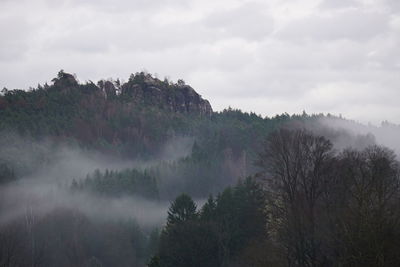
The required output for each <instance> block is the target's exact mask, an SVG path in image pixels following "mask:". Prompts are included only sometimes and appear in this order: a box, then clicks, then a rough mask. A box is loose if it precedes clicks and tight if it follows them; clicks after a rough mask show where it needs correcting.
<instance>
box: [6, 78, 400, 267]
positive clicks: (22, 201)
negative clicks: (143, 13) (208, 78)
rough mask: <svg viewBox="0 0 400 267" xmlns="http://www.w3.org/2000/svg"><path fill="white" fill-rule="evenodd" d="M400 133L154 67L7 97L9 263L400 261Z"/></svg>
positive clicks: (159, 266)
mask: <svg viewBox="0 0 400 267" xmlns="http://www.w3.org/2000/svg"><path fill="white" fill-rule="evenodd" d="M265 105H268V103H265ZM371 133H372V134H371ZM399 133H400V127H399V126H396V125H391V124H389V123H385V124H383V125H382V127H372V126H365V125H362V124H359V123H356V122H353V121H349V120H346V119H343V118H341V117H335V116H331V115H322V114H318V115H308V114H306V113H305V112H304V113H303V114H301V115H288V114H282V115H277V116H274V117H261V116H259V115H256V114H255V113H246V112H242V111H240V110H234V109H231V108H228V109H226V110H224V111H221V112H214V111H213V110H212V108H211V105H210V104H209V102H208V101H207V100H205V99H203V98H202V97H201V96H200V95H199V94H198V93H196V92H195V91H194V89H192V88H191V87H190V86H188V85H186V84H185V82H184V81H182V80H179V81H178V82H177V83H172V82H170V81H168V80H164V81H161V80H159V79H157V78H154V77H152V76H151V75H149V74H147V73H143V72H142V73H136V74H132V75H131V76H130V78H129V80H128V81H127V82H125V83H122V82H120V81H119V80H101V81H99V82H97V83H93V82H91V81H89V82H86V83H80V82H78V80H77V79H76V78H75V76H74V75H71V74H68V73H65V72H63V71H60V72H59V73H58V75H57V77H56V78H54V79H53V80H52V83H51V84H50V85H48V84H45V85H39V86H38V87H37V88H31V89H30V90H7V89H4V90H3V91H2V93H1V95H0V266H60V267H69V266H82V267H83V266H122V267H125V266H127V267H128V266H136V267H144V266H146V265H147V266H150V267H181V266H182V267H206V266H209V267H221V266H232V267H234V266H257V267H258V266H259V267H265V266H304V267H306V266H398V265H399V264H398V263H399V262H400V259H399V256H398V251H399V247H400V246H399V242H398V240H400V233H399V230H398V229H400V225H399V222H400V213H399V212H398V211H399V210H400V209H399V204H398V203H400V202H399V199H400V183H399V177H400V163H399V162H398V161H397V160H396V154H395V153H394V152H393V151H391V150H389V149H387V148H384V147H379V146H376V144H385V145H386V146H388V147H391V148H393V149H394V150H395V151H396V152H397V153H399V152H400V145H399V144H397V143H398V142H397V139H398V138H397V137H398V136H399ZM207 199H208V200H207ZM202 204H203V205H202ZM168 206H169V209H168Z"/></svg>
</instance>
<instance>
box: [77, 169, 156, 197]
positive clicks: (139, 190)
mask: <svg viewBox="0 0 400 267" xmlns="http://www.w3.org/2000/svg"><path fill="white" fill-rule="evenodd" d="M71 190H73V191H88V192H92V193H95V194H99V195H104V196H112V197H120V196H124V195H133V196H140V197H144V198H148V199H158V188H157V182H156V179H155V177H153V176H151V175H150V174H149V173H148V172H146V171H143V172H141V171H138V170H136V169H126V170H123V171H109V170H106V171H104V172H101V171H99V170H95V171H94V172H93V173H92V174H88V175H87V176H86V178H85V179H81V180H79V181H76V180H73V181H72V184H71Z"/></svg>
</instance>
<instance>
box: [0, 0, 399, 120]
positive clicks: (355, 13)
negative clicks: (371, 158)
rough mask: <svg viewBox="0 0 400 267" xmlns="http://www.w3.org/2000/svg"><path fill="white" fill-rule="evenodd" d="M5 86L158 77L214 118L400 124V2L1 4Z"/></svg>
mask: <svg viewBox="0 0 400 267" xmlns="http://www.w3.org/2000/svg"><path fill="white" fill-rule="evenodd" d="M0 36H1V41H0V87H1V88H2V87H7V88H8V89H13V88H21V89H26V88H29V86H36V85H37V84H38V83H44V82H46V81H47V82H49V81H50V80H51V79H52V78H53V77H55V76H56V74H57V72H58V71H59V70H60V69H64V70H65V71H66V72H71V73H76V75H77V76H78V78H79V80H80V81H82V82H84V81H87V80H93V81H97V80H99V79H102V78H110V77H113V78H122V79H125V80H127V79H128V77H129V74H130V73H134V72H137V71H141V70H147V71H148V72H150V73H156V74H157V75H158V76H159V77H160V78H163V77H165V76H168V77H170V78H171V79H172V80H175V81H176V80H177V79H179V78H182V79H184V80H185V81H186V83H188V84H190V85H192V87H194V89H195V90H197V91H198V92H199V93H200V94H201V95H202V96H203V97H205V98H206V99H208V100H209V101H210V102H211V104H212V106H213V108H214V110H221V109H223V108H225V107H228V106H231V107H234V108H241V109H242V110H245V111H254V112H256V113H258V114H262V115H268V116H272V115H274V114H277V113H283V112H288V113H301V112H302V111H303V110H305V111H306V112H307V113H319V112H324V113H327V112H330V113H334V114H342V115H343V116H345V117H347V118H351V119H355V120H359V121H362V122H372V123H379V122H380V121H382V120H389V121H392V122H395V123H400V104H399V102H400V0H268V1H266V0H262V1H246V0H112V1H108V0H25V1H24V0H0Z"/></svg>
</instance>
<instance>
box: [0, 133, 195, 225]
mask: <svg viewBox="0 0 400 267" xmlns="http://www.w3.org/2000/svg"><path fill="white" fill-rule="evenodd" d="M0 136H1V138H0V147H1V148H2V149H1V151H0V163H2V162H3V163H7V164H10V165H11V166H13V168H14V169H15V172H16V173H17V175H20V176H21V177H22V178H20V179H18V180H17V181H14V182H12V183H10V184H8V185H5V186H2V187H0V201H1V204H0V209H1V214H0V224H6V223H9V222H12V221H13V220H16V219H18V218H19V217H21V216H24V215H25V214H26V213H27V212H33V213H34V214H35V216H38V217H42V216H45V215H46V214H48V213H49V212H52V211H53V210H55V209H58V208H68V209H72V210H77V211H80V212H81V213H83V214H85V215H86V216H87V217H88V218H90V219H93V220H112V221H118V220H125V219H134V220H135V221H136V222H137V223H138V224H139V225H141V226H143V227H145V228H147V229H151V228H154V227H159V226H161V225H162V224H163V222H164V220H165V218H166V214H167V212H166V211H167V209H168V207H169V205H170V201H168V200H164V201H155V200H154V201H153V200H148V199H144V198H141V197H139V196H123V197H107V196H100V195H95V194H92V193H90V192H81V191H80V192H72V190H71V182H72V180H73V179H83V178H84V177H85V176H86V175H87V174H89V173H92V172H93V171H94V170H100V171H104V170H106V169H107V170H114V171H115V170H124V169H128V168H129V169H132V168H135V169H145V168H149V167H151V166H155V165H157V164H159V163H160V162H169V161H174V160H177V159H179V158H182V157H185V156H187V155H189V153H190V152H191V148H192V144H193V141H194V139H193V138H191V137H173V138H171V139H170V140H169V141H168V142H167V143H166V144H165V145H164V146H163V147H162V148H161V149H160V152H159V153H158V154H157V155H154V157H153V158H152V159H150V160H141V159H130V160H127V159H123V158H122V157H119V156H116V155H107V154H102V153H100V152H96V151H93V150H89V149H83V148H79V147H78V145H76V144H75V145H74V144H58V143H56V142H55V141H54V140H50V139H46V140H40V141H38V140H34V139H32V138H29V137H21V136H19V135H17V134H13V133H5V132H3V133H1V134H0Z"/></svg>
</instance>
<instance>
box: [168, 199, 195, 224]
mask: <svg viewBox="0 0 400 267" xmlns="http://www.w3.org/2000/svg"><path fill="white" fill-rule="evenodd" d="M196 208H197V207H196V204H195V203H194V201H193V200H192V198H191V197H190V196H188V195H186V194H181V195H180V196H178V197H177V198H176V199H175V200H174V201H173V202H172V204H171V207H170V208H169V210H168V217H167V225H174V224H179V223H183V222H185V221H189V220H194V219H195V218H196V217H197V214H196Z"/></svg>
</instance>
